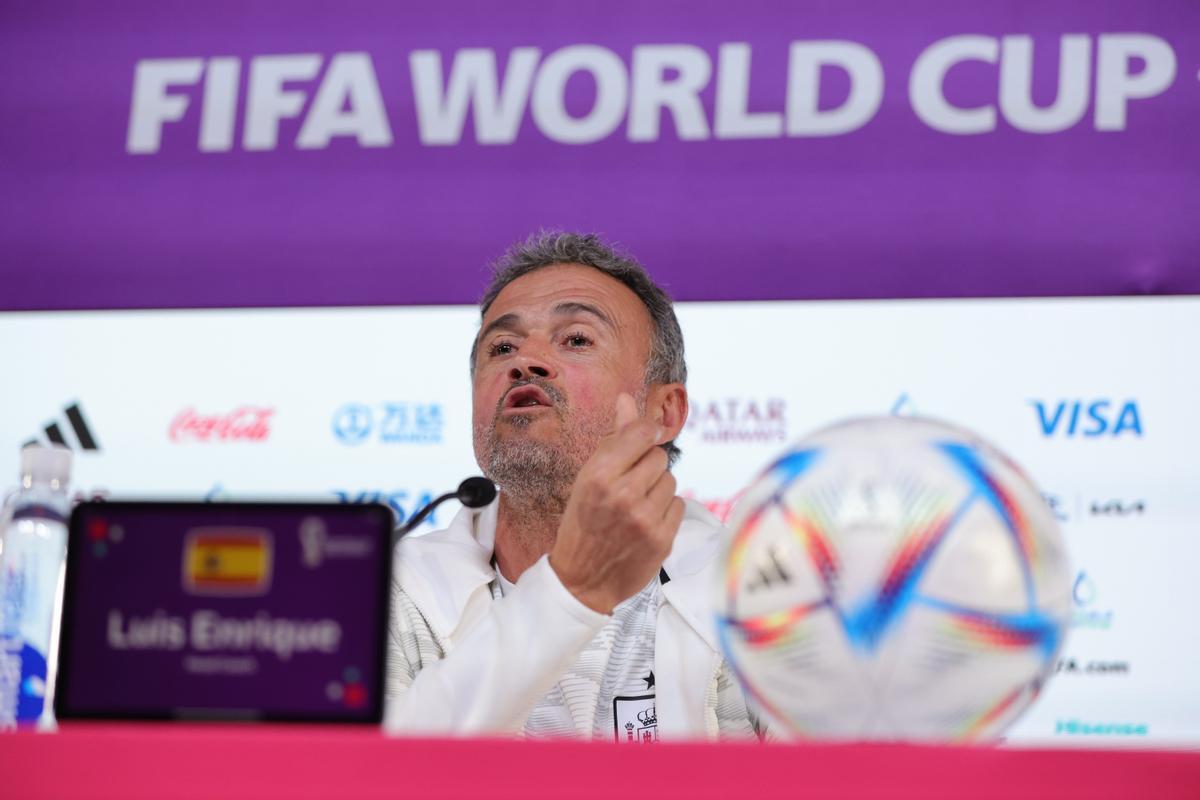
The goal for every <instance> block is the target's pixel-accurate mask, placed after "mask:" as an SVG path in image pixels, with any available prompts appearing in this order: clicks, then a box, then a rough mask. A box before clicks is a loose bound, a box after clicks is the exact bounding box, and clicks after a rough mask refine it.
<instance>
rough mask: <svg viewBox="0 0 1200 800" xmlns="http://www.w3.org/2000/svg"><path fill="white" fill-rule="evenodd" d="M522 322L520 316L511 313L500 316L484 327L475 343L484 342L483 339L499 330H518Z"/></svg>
mask: <svg viewBox="0 0 1200 800" xmlns="http://www.w3.org/2000/svg"><path fill="white" fill-rule="evenodd" d="M520 321H521V315H520V314H514V313H512V312H509V313H508V314H501V315H500V316H498V317H496V318H495V319H494V320H492V321H491V322H489V323H488V324H487V325H484V326H483V330H481V331H480V332H479V336H477V337H475V341H477V342H481V341H483V337H485V336H487V335H488V334H489V333H491V332H492V331H494V330H496V329H497V328H509V329H513V328H516V327H517V324H518V323H519V322H520Z"/></svg>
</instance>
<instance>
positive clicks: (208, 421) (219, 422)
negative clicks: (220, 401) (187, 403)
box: [167, 406, 275, 444]
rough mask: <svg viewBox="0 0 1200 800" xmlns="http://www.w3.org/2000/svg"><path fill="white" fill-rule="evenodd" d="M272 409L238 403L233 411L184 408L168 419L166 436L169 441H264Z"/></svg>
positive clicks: (273, 410) (267, 433) (273, 412)
mask: <svg viewBox="0 0 1200 800" xmlns="http://www.w3.org/2000/svg"><path fill="white" fill-rule="evenodd" d="M274 414H275V409H273V408H263V407H260V406H238V407H237V408H235V409H233V410H232V411H228V412H224V413H217V414H203V413H201V412H199V411H197V410H196V409H194V408H185V409H184V410H183V411H180V412H179V413H178V414H176V415H175V418H174V419H173V420H171V426H170V428H169V429H168V430H167V436H168V437H169V438H170V440H171V441H172V442H176V443H180V444H182V443H185V442H265V441H266V440H267V438H268V437H269V436H270V435H271V417H272V416H274Z"/></svg>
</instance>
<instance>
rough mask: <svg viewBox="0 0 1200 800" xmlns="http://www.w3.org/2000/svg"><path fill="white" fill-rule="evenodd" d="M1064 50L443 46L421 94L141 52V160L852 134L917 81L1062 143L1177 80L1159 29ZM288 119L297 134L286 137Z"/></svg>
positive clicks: (940, 123) (1003, 41)
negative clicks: (979, 91) (669, 131)
mask: <svg viewBox="0 0 1200 800" xmlns="http://www.w3.org/2000/svg"><path fill="white" fill-rule="evenodd" d="M1057 44H1058V47H1057V52H1055V50H1054V49H1051V48H1040V49H1039V50H1038V52H1037V53H1036V54H1035V53H1034V45H1033V37H1031V36H1028V35H1023V34H1013V35H1008V36H1002V37H995V36H983V35H959V36H950V37H948V38H945V39H941V40H939V41H937V42H934V43H932V44H930V45H929V46H927V47H926V48H925V49H924V50H922V51H920V52H917V53H913V54H912V55H913V60H909V59H904V61H903V64H904V66H903V69H904V70H906V72H907V74H900V75H897V74H890V75H889V74H887V72H886V71H885V69H884V65H883V63H882V62H881V61H880V59H879V56H877V55H876V54H875V53H874V52H873V51H872V50H871V49H870V48H868V47H867V46H865V45H863V44H860V43H858V42H853V41H847V40H816V41H793V42H791V43H790V44H788V45H787V46H786V47H787V50H786V53H787V66H786V70H785V71H784V74H782V75H765V76H764V75H761V74H752V64H753V59H754V55H755V54H754V51H753V49H752V47H751V45H750V44H748V43H746V42H724V43H722V44H720V45H718V46H716V47H715V48H707V49H706V48H702V47H699V46H697V45H693V44H684V43H680V44H642V45H635V46H634V47H633V48H632V49H631V50H630V51H628V52H626V51H624V50H622V51H621V52H619V53H618V52H616V51H614V50H612V49H609V48H607V47H602V46H600V45H595V44H572V45H568V46H566V47H561V48H558V49H556V50H551V51H548V52H544V51H543V50H541V49H540V48H537V47H517V48H513V49H512V50H509V51H507V52H504V51H499V52H498V51H497V50H496V49H493V48H486V47H470V48H463V49H460V50H457V51H454V52H453V53H452V54H448V55H449V58H448V59H444V58H443V54H442V53H441V52H440V51H438V50H414V51H411V52H410V53H409V54H408V78H409V81H410V86H409V87H408V90H409V91H408V92H406V93H405V95H404V96H403V97H391V98H387V99H385V96H384V94H383V92H382V91H381V90H380V84H379V79H378V76H377V73H376V69H375V65H374V62H373V60H372V58H371V55H370V53H366V52H348V53H335V54H333V55H331V56H330V57H329V58H328V60H327V59H326V58H325V56H323V55H321V54H318V53H295V54H279V55H259V56H253V57H251V58H249V59H247V60H246V62H245V63H243V60H242V59H240V58H236V57H232V56H219V57H214V58H204V57H190V58H152V59H142V60H140V61H138V62H137V64H136V65H135V67H134V72H133V90H132V96H131V101H130V114H129V127H128V131H127V135H126V150H127V151H128V152H129V153H137V154H145V153H157V152H159V150H160V148H161V143H162V132H163V128H164V127H165V126H167V125H177V124H181V125H185V126H190V127H191V128H192V129H194V130H196V147H197V148H198V149H199V150H200V151H202V152H224V151H230V150H233V149H235V148H238V147H240V149H243V150H247V151H256V150H260V151H261V150H275V149H277V148H279V147H286V148H292V147H294V148H296V149H299V150H319V149H323V148H326V147H328V146H329V144H330V142H331V141H332V140H333V139H335V138H339V137H343V138H351V139H354V140H355V141H356V142H357V144H358V145H359V146H360V147H390V146H392V144H393V142H394V140H395V136H394V134H393V130H392V126H393V124H396V123H400V124H403V125H405V126H412V127H415V130H416V134H417V137H418V138H419V140H420V142H421V144H422V145H425V146H439V145H456V144H459V143H460V142H462V141H463V139H464V137H467V136H468V134H467V133H466V126H467V120H468V118H469V119H470V120H471V123H472V126H473V131H472V133H471V135H473V137H474V140H475V141H476V142H478V143H480V144H489V145H504V144H511V143H512V142H513V141H515V140H516V138H517V136H518V134H519V133H520V132H521V130H522V127H523V126H526V127H527V123H526V120H527V119H529V120H531V124H532V126H533V128H535V129H536V130H537V131H538V132H539V133H540V134H541V135H542V136H544V137H545V138H547V139H549V140H551V141H554V142H559V143H562V144H568V145H582V144H590V143H592V142H598V141H601V140H603V139H606V138H608V137H610V136H612V135H614V134H616V133H617V132H618V131H619V130H622V129H623V131H624V135H625V137H626V138H627V139H628V140H629V141H631V142H650V141H656V140H658V139H659V138H661V136H662V120H663V118H664V116H666V117H669V118H670V120H671V124H672V125H673V127H674V130H675V135H676V136H677V137H678V138H679V139H680V140H683V141H695V140H706V139H778V138H783V137H816V136H840V135H844V134H848V133H851V132H853V131H856V130H858V129H860V128H862V127H863V126H865V125H867V124H868V123H870V121H871V120H872V119H874V117H875V115H876V113H877V112H878V111H879V110H880V108H881V107H882V104H883V94H884V87H885V85H886V84H887V83H888V82H889V81H901V82H904V83H907V90H908V91H907V94H908V103H909V107H910V108H911V111H912V113H913V114H914V115H915V116H916V117H917V119H919V120H920V121H921V122H922V123H923V124H924V125H926V126H928V127H929V128H931V129H932V130H935V131H939V132H942V133H947V134H954V135H969V134H982V133H988V132H991V131H994V130H996V128H997V127H998V125H999V122H1000V120H1003V121H1004V122H1006V123H1007V124H1008V125H1010V126H1012V127H1013V128H1015V129H1017V130H1019V131H1023V132H1026V133H1036V134H1045V133H1055V132H1058V131H1064V130H1067V129H1069V128H1072V127H1074V126H1075V125H1077V124H1079V123H1080V122H1082V121H1083V119H1084V117H1085V116H1086V115H1087V113H1088V110H1089V109H1092V110H1093V111H1092V118H1091V125H1092V127H1093V128H1094V129H1095V130H1097V131H1120V130H1124V129H1125V128H1126V126H1127V124H1128V120H1127V117H1128V110H1129V106H1130V103H1131V102H1132V101H1135V100H1144V99H1146V98H1151V97H1154V96H1156V95H1160V94H1162V93H1163V92H1165V91H1166V90H1167V89H1168V88H1170V87H1171V85H1172V83H1173V82H1174V80H1175V75H1176V61H1177V59H1176V54H1175V51H1174V50H1173V49H1172V48H1171V45H1170V44H1168V43H1167V42H1166V41H1164V40H1163V39H1161V38H1159V37H1157V36H1153V35H1150V34H1145V33H1103V34H1100V35H1098V36H1091V35H1089V34H1081V33H1071V34H1066V35H1064V36H1062V37H1061V38H1060V39H1059V41H1058V43H1057ZM761 49H762V48H760V50H761ZM1035 60H1036V62H1038V63H1039V64H1049V65H1057V71H1058V80H1057V82H1056V86H1057V92H1056V95H1055V97H1054V99H1053V101H1052V102H1050V103H1049V104H1044V103H1043V104H1037V103H1035V102H1034V98H1033V90H1032V84H1033V74H1034V66H1035ZM502 61H503V63H504V67H503V69H501V67H500V66H499V65H500V63H501V62H502ZM1093 63H1094V64H1095V68H1094V69H1093ZM910 64H911V68H910V66H909V65H910ZM970 64H974V66H963V65H970ZM981 64H982V65H983V68H984V69H986V70H987V71H988V73H987V74H988V78H987V80H989V81H991V86H992V88H991V90H990V98H989V99H987V100H986V101H983V102H980V101H975V102H974V103H972V104H967V103H965V102H964V101H962V100H955V99H952V96H953V95H954V92H948V91H947V90H946V83H947V80H948V79H950V80H951V81H953V80H954V78H953V74H954V73H955V72H956V71H958V70H960V69H965V70H978V69H979V65H981ZM1047 68H1048V67H1046V66H1040V67H1039V69H1047ZM1050 68H1053V67H1050ZM891 71H892V72H893V73H894V72H896V71H897V67H896V66H893V67H891ZM243 72H244V73H245V76H246V77H245V85H246V90H245V93H244V95H243V94H242V93H241V92H240V89H239V87H240V85H241V83H242V76H243ZM831 72H838V73H842V74H843V75H844V76H845V77H846V78H848V79H849V91H848V92H845V93H844V96H843V94H842V92H841V91H839V92H837V94H838V97H837V98H832V96H831V94H832V90H831V89H830V88H828V85H827V82H826V81H825V80H823V79H824V78H825V77H827V76H828V75H829V74H830V73H831ZM576 79H583V80H587V81H589V82H590V83H591V84H592V85H593V86H594V87H595V92H594V96H593V97H592V99H591V104H590V106H589V107H587V108H584V109H578V108H575V107H574V106H573V104H570V105H572V107H571V108H570V109H569V108H568V105H569V104H568V101H567V94H568V92H567V87H568V84H569V83H570V82H572V81H573V80H576ZM823 92H824V94H823ZM702 94H703V95H704V98H702ZM752 94H753V95H754V96H755V98H756V101H755V103H754V105H755V106H758V108H757V109H756V110H754V111H751V110H750V105H751V102H750V98H751V95H752ZM709 97H711V100H709V99H708V98H709ZM758 98H762V100H759V99H758ZM768 98H769V101H768V100H767V99H768ZM388 103H391V104H392V105H393V106H394V107H393V109H392V113H389V109H388V106H387V104H388ZM195 106H199V108H198V110H197V109H196V108H195ZM768 106H773V107H768ZM400 107H403V108H405V109H406V110H407V109H409V108H411V109H412V112H411V113H412V114H413V115H414V116H415V119H412V120H411V121H409V120H408V119H406V118H404V117H402V116H400V115H398V114H396V113H395V111H396V109H397V108H400ZM664 112H665V115H664ZM239 117H240V118H241V126H240V130H239V125H238V119H239ZM284 120H294V121H296V122H298V123H299V127H298V129H296V133H295V134H294V138H292V140H291V141H288V142H282V143H281V142H280V123H281V122H282V121H284ZM239 134H240V135H239ZM402 138H406V137H402Z"/></svg>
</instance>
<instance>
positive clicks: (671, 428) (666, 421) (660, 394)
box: [646, 383, 688, 444]
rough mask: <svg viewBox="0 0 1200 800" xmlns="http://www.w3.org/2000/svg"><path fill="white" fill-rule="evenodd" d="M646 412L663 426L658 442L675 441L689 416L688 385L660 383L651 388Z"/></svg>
mask: <svg viewBox="0 0 1200 800" xmlns="http://www.w3.org/2000/svg"><path fill="white" fill-rule="evenodd" d="M648 400H649V402H648V403H647V404H646V414H647V416H649V417H651V418H652V419H653V420H654V421H655V422H657V423H658V424H659V425H661V426H662V429H663V434H662V436H661V437H660V438H659V440H658V444H665V443H667V442H670V441H673V440H674V439H675V438H676V437H677V436H679V432H680V431H681V430H683V424H684V423H685V422H687V417H688V394H687V387H685V386H684V385H683V384H682V383H660V384H657V385H655V386H654V387H653V388H652V389H651V390H650V396H649V398H648Z"/></svg>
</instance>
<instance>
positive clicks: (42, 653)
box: [0, 445, 71, 728]
mask: <svg viewBox="0 0 1200 800" xmlns="http://www.w3.org/2000/svg"><path fill="white" fill-rule="evenodd" d="M70 475H71V451H70V450H68V449H66V448H62V447H42V446H40V445H27V446H26V447H25V448H23V449H22V450H21V487H20V489H18V490H17V493H16V494H15V495H14V496H13V498H12V499H11V500H10V502H9V506H8V508H7V509H6V510H5V515H4V516H5V517H7V518H9V521H8V524H7V526H6V527H5V529H4V538H3V542H2V547H3V549H2V550H0V728H11V727H13V726H15V725H22V726H23V725H34V724H38V723H40V724H41V725H43V726H45V725H53V722H54V716H53V710H54V706H53V692H54V678H55V672H56V669H57V666H58V663H57V661H58V641H57V639H58V622H59V614H60V611H61V608H62V579H63V567H64V564H65V559H66V552H67V516H68V515H69V514H70V510H71V507H70V506H71V504H70V499H69V498H68V496H67V483H68V481H69V479H70Z"/></svg>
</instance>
